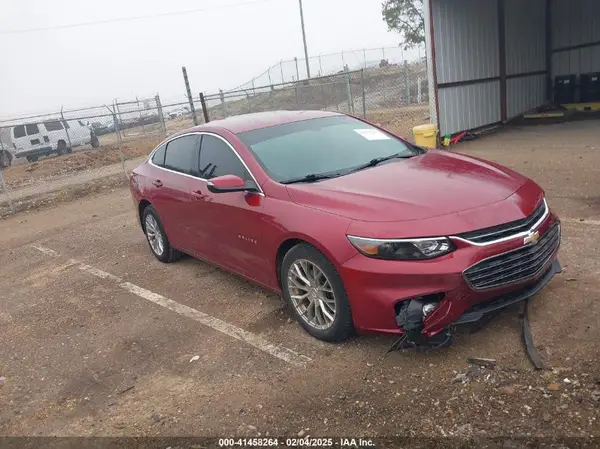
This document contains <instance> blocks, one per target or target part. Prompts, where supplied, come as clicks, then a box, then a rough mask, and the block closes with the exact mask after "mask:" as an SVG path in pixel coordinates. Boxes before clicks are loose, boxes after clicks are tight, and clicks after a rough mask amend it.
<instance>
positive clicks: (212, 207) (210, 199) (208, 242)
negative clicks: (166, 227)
mask: <svg viewBox="0 0 600 449" xmlns="http://www.w3.org/2000/svg"><path fill="white" fill-rule="evenodd" d="M199 170H200V174H199V176H200V178H202V179H192V180H191V183H192V184H191V194H192V195H193V196H194V197H195V200H194V202H193V203H192V207H191V208H190V216H191V217H192V218H193V222H192V232H193V233H194V242H195V244H196V246H195V249H196V251H195V252H196V253H199V254H200V255H202V256H205V257H207V258H208V259H210V260H214V261H215V262H217V263H219V264H220V265H223V266H224V267H226V268H229V269H231V270H233V271H236V272H238V273H241V274H243V275H245V276H248V277H250V278H252V279H255V280H257V281H259V282H262V283H264V284H268V282H269V278H268V276H267V274H268V273H267V270H265V266H266V265H265V264H266V263H267V262H271V261H268V259H267V257H268V255H267V254H266V253H265V246H264V245H262V229H263V228H264V223H265V220H266V217H264V215H263V213H262V211H263V202H264V195H262V193H260V194H258V193H246V192H232V193H219V194H214V193H211V192H209V191H208V189H207V188H206V185H207V182H208V180H210V179H212V178H214V177H217V176H222V175H237V176H239V177H240V178H242V179H244V180H245V181H247V182H248V183H249V184H254V185H256V181H255V180H254V178H253V177H252V175H251V174H250V172H249V170H248V169H247V168H246V166H245V165H244V163H243V162H242V160H241V159H240V158H239V156H238V155H237V153H236V152H235V150H234V149H233V147H232V146H231V145H230V144H229V143H228V142H227V141H226V140H225V139H223V138H222V137H219V136H216V135H212V134H203V136H202V144H201V147H200V161H199ZM257 187H258V186H257ZM258 188H259V189H260V187H258Z"/></svg>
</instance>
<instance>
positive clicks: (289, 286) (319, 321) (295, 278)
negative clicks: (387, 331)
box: [281, 244, 354, 342]
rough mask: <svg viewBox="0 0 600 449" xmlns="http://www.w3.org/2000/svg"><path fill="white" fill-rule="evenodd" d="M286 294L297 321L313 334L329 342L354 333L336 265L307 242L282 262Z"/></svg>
mask: <svg viewBox="0 0 600 449" xmlns="http://www.w3.org/2000/svg"><path fill="white" fill-rule="evenodd" d="M281 287H282V291H283V297H284V299H285V301H286V302H287V303H288V304H289V306H290V307H291V309H292V313H293V314H294V315H295V317H296V320H297V321H298V323H299V324H300V325H301V326H302V327H303V328H304V330H305V331H306V332H308V333H309V334H310V335H312V336H313V337H315V338H317V339H319V340H323V341H330V342H340V341H344V340H346V339H348V338H349V337H350V336H351V335H352V334H353V332H354V325H353V322H352V313H351V312H350V303H349V302H348V297H347V295H346V290H345V288H344V284H343V283H342V279H341V278H340V275H339V274H338V272H337V270H336V269H335V267H334V266H333V264H332V263H331V262H330V261H329V260H328V259H327V258H326V257H325V256H324V255H323V254H322V253H321V252H320V251H318V250H317V249H316V248H314V247H313V246H310V245H308V244H299V245H296V246H295V247H293V248H292V249H291V250H290V251H289V252H288V253H287V254H286V255H285V257H284V258H283V262H282V264H281Z"/></svg>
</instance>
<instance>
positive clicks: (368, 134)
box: [354, 128, 390, 140]
mask: <svg viewBox="0 0 600 449" xmlns="http://www.w3.org/2000/svg"><path fill="white" fill-rule="evenodd" d="M354 132H357V133H358V134H360V135H361V136H363V137H364V138H365V139H367V140H390V137H389V136H388V135H386V134H384V133H382V132H381V131H379V130H377V129H372V128H366V129H355V130H354Z"/></svg>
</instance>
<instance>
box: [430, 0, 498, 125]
mask: <svg viewBox="0 0 600 449" xmlns="http://www.w3.org/2000/svg"><path fill="white" fill-rule="evenodd" d="M432 13H433V24H434V39H435V56H436V57H435V59H436V69H437V82H438V85H442V86H439V90H438V103H439V111H438V114H439V121H440V123H439V126H440V132H441V134H442V135H445V134H452V133H455V132H458V131H462V130H465V129H471V128H476V127H478V126H482V125H485V124H487V123H491V122H496V121H498V120H500V84H499V83H498V82H493V81H492V82H488V83H485V84H476V85H469V86H454V87H444V86H443V84H444V83H456V82H463V81H470V80H476V79H481V78H493V77H497V76H499V71H500V68H499V56H498V55H499V45H498V8H497V3H496V0H452V1H448V0H433V2H432Z"/></svg>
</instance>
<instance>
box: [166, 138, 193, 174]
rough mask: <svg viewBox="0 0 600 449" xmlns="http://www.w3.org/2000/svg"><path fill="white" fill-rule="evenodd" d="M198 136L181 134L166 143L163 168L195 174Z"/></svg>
mask: <svg viewBox="0 0 600 449" xmlns="http://www.w3.org/2000/svg"><path fill="white" fill-rule="evenodd" d="M198 146H199V145H198V136H197V135H191V136H183V137H179V138H178V139H175V140H172V141H170V142H169V143H168V144H167V152H166V154H165V165H164V167H165V168H168V169H169V170H174V171H177V172H180V173H185V174H187V175H196V174H197V170H196V161H197V160H198Z"/></svg>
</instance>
